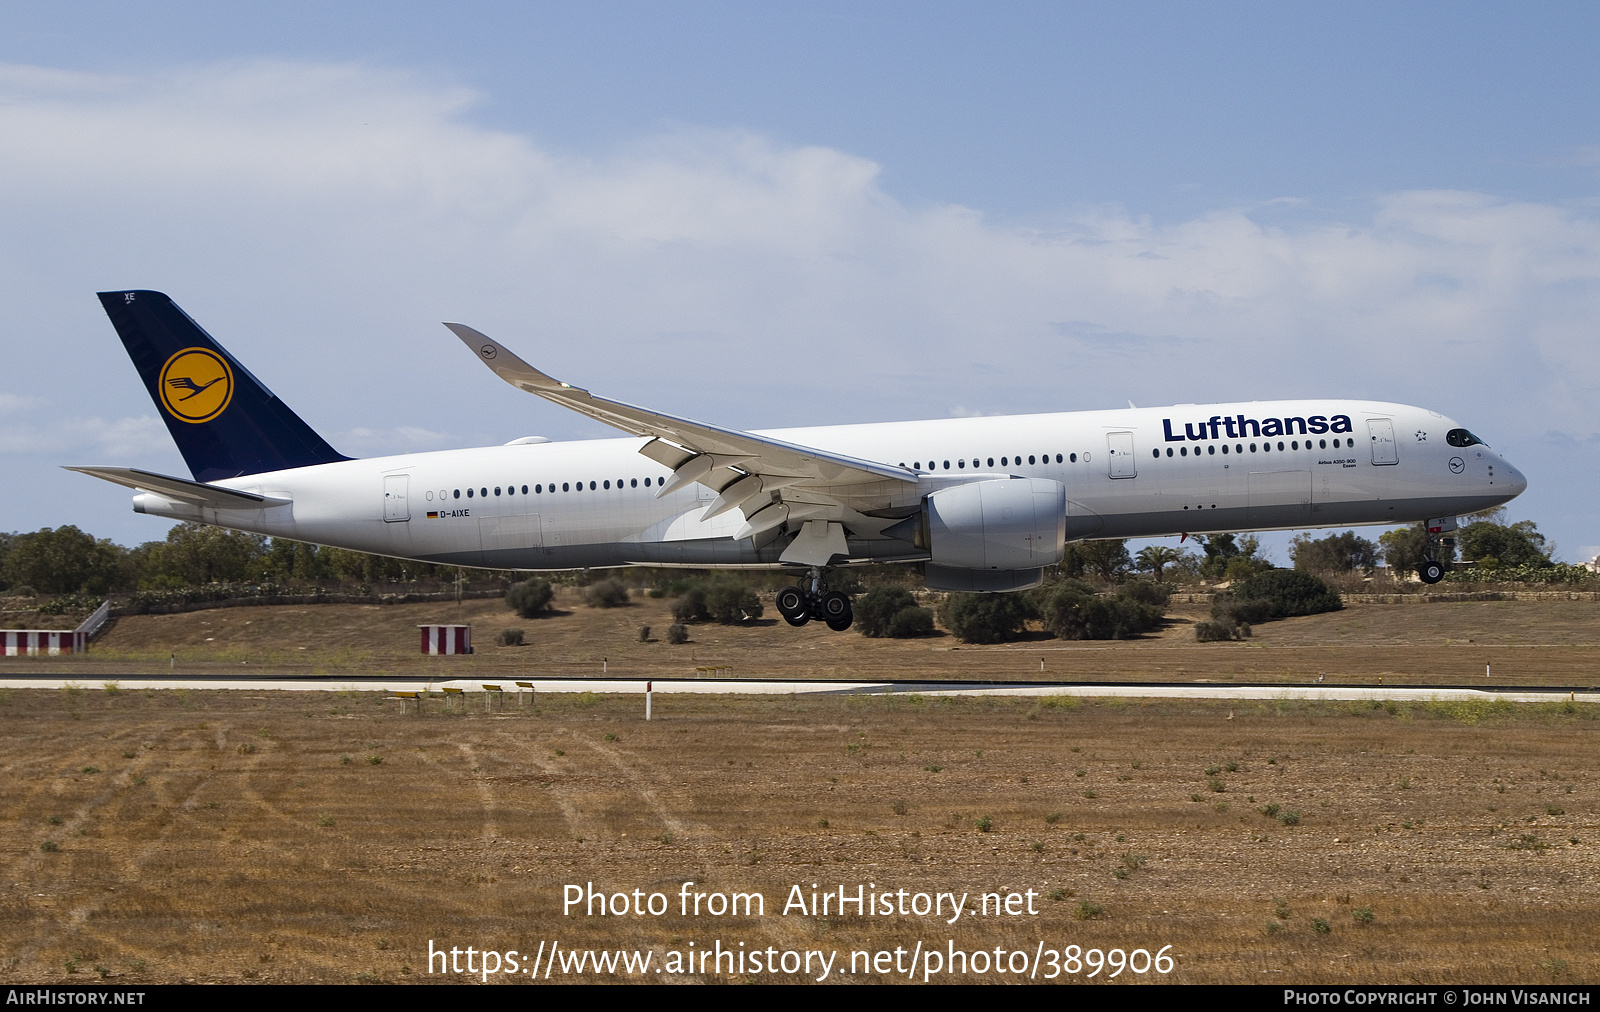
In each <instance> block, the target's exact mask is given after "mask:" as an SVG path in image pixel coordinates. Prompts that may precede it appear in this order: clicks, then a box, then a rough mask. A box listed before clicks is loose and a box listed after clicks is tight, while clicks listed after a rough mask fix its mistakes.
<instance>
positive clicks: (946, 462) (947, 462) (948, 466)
mask: <svg viewBox="0 0 1600 1012" xmlns="http://www.w3.org/2000/svg"><path fill="white" fill-rule="evenodd" d="M944 469H945V470H946V471H948V470H950V462H949V461H948V460H947V461H945V462H944Z"/></svg>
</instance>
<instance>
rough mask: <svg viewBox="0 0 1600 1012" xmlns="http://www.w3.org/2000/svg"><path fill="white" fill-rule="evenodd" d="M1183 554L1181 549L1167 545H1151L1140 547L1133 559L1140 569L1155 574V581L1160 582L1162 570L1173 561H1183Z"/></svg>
mask: <svg viewBox="0 0 1600 1012" xmlns="http://www.w3.org/2000/svg"><path fill="white" fill-rule="evenodd" d="M1185 554H1187V553H1185V552H1184V551H1183V550H1181V549H1178V548H1173V547H1171V546H1169V545H1151V546H1150V547H1148V548H1141V549H1140V550H1139V554H1138V555H1137V556H1135V560H1136V561H1137V562H1138V563H1139V568H1140V569H1142V570H1145V571H1146V572H1149V573H1153V574H1155V578H1156V582H1157V583H1160V582H1161V574H1162V571H1163V570H1164V569H1166V567H1168V566H1170V565H1172V564H1173V563H1176V562H1181V561H1183V557H1184V555H1185Z"/></svg>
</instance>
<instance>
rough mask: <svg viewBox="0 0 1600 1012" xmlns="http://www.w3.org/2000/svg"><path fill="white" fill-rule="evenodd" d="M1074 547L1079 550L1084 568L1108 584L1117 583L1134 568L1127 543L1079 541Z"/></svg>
mask: <svg viewBox="0 0 1600 1012" xmlns="http://www.w3.org/2000/svg"><path fill="white" fill-rule="evenodd" d="M1072 547H1075V548H1076V549H1077V550H1078V555H1079V558H1080V559H1082V562H1083V568H1084V569H1086V570H1088V571H1090V572H1092V573H1094V575H1096V576H1098V577H1100V579H1102V580H1104V581H1105V582H1106V583H1115V582H1116V581H1117V580H1118V579H1120V578H1121V577H1122V574H1124V573H1126V572H1127V571H1128V570H1129V569H1131V568H1133V558H1132V556H1130V555H1129V554H1128V543H1127V542H1126V541H1116V540H1112V541H1079V542H1075V543H1074V545H1073V546H1072Z"/></svg>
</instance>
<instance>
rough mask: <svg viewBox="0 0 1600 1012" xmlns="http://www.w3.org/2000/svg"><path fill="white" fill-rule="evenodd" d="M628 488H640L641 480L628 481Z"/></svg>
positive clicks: (631, 479)
mask: <svg viewBox="0 0 1600 1012" xmlns="http://www.w3.org/2000/svg"><path fill="white" fill-rule="evenodd" d="M628 487H629V488H638V487H639V479H638V478H630V479H628Z"/></svg>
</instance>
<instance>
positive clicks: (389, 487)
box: [383, 474, 411, 524]
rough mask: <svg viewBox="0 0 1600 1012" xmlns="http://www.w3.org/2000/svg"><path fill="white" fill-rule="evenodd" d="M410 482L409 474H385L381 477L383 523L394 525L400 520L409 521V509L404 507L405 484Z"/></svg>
mask: <svg viewBox="0 0 1600 1012" xmlns="http://www.w3.org/2000/svg"><path fill="white" fill-rule="evenodd" d="M410 480H411V476H410V475H409V474H386V475H384V476H383V519H384V522H385V523H391V524H392V523H396V522H398V521H401V520H410V519H411V507H410V506H408V505H406V484H407V483H408V482H409V481H410Z"/></svg>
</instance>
